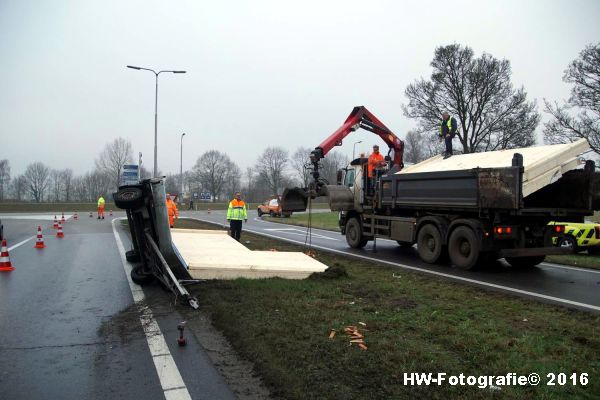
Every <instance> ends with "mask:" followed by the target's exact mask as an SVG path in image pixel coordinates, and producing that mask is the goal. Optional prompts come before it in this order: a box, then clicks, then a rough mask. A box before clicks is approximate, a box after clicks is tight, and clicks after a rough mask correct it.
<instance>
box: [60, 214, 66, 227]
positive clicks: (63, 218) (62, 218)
mask: <svg viewBox="0 0 600 400" xmlns="http://www.w3.org/2000/svg"><path fill="white" fill-rule="evenodd" d="M60 220H61V222H62V223H63V225H64V224H65V222H67V221H65V213H62V217H61V218H60Z"/></svg>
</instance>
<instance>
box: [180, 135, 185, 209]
mask: <svg viewBox="0 0 600 400" xmlns="http://www.w3.org/2000/svg"><path fill="white" fill-rule="evenodd" d="M184 136H185V133H182V134H181V153H180V154H181V156H180V158H179V185H180V186H181V193H183V137H184ZM182 200H183V198H179V201H182Z"/></svg>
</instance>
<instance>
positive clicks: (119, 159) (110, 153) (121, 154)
mask: <svg viewBox="0 0 600 400" xmlns="http://www.w3.org/2000/svg"><path fill="white" fill-rule="evenodd" d="M132 160H133V156H132V151H131V142H130V141H129V140H125V139H123V138H121V137H119V138H116V139H115V140H113V141H112V142H111V143H107V144H106V145H105V146H104V150H102V152H101V153H100V154H99V155H98V158H97V159H96V169H98V170H100V171H102V172H104V173H106V174H108V175H109V176H110V178H111V182H110V184H111V185H112V186H113V187H117V186H118V185H119V179H120V177H121V171H122V170H123V165H125V164H128V163H131V162H132Z"/></svg>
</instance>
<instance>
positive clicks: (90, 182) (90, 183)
mask: <svg viewBox="0 0 600 400" xmlns="http://www.w3.org/2000/svg"><path fill="white" fill-rule="evenodd" d="M112 179H113V177H112V176H110V175H109V174H108V173H106V172H103V171H99V170H96V171H93V172H88V173H86V174H85V175H84V176H83V180H84V182H85V186H86V193H87V196H88V198H87V201H89V202H92V203H93V202H96V200H98V196H99V195H103V196H104V198H105V199H106V198H107V197H108V195H109V194H110V188H111V185H112Z"/></svg>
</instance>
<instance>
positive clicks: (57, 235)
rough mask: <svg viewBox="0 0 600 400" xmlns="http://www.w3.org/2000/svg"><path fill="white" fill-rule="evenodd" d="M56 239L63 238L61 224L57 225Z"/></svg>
mask: <svg viewBox="0 0 600 400" xmlns="http://www.w3.org/2000/svg"><path fill="white" fill-rule="evenodd" d="M56 237H57V238H60V239H62V238H64V237H65V234H64V233H63V230H62V224H61V223H60V222H59V223H58V231H57V232H56Z"/></svg>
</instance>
